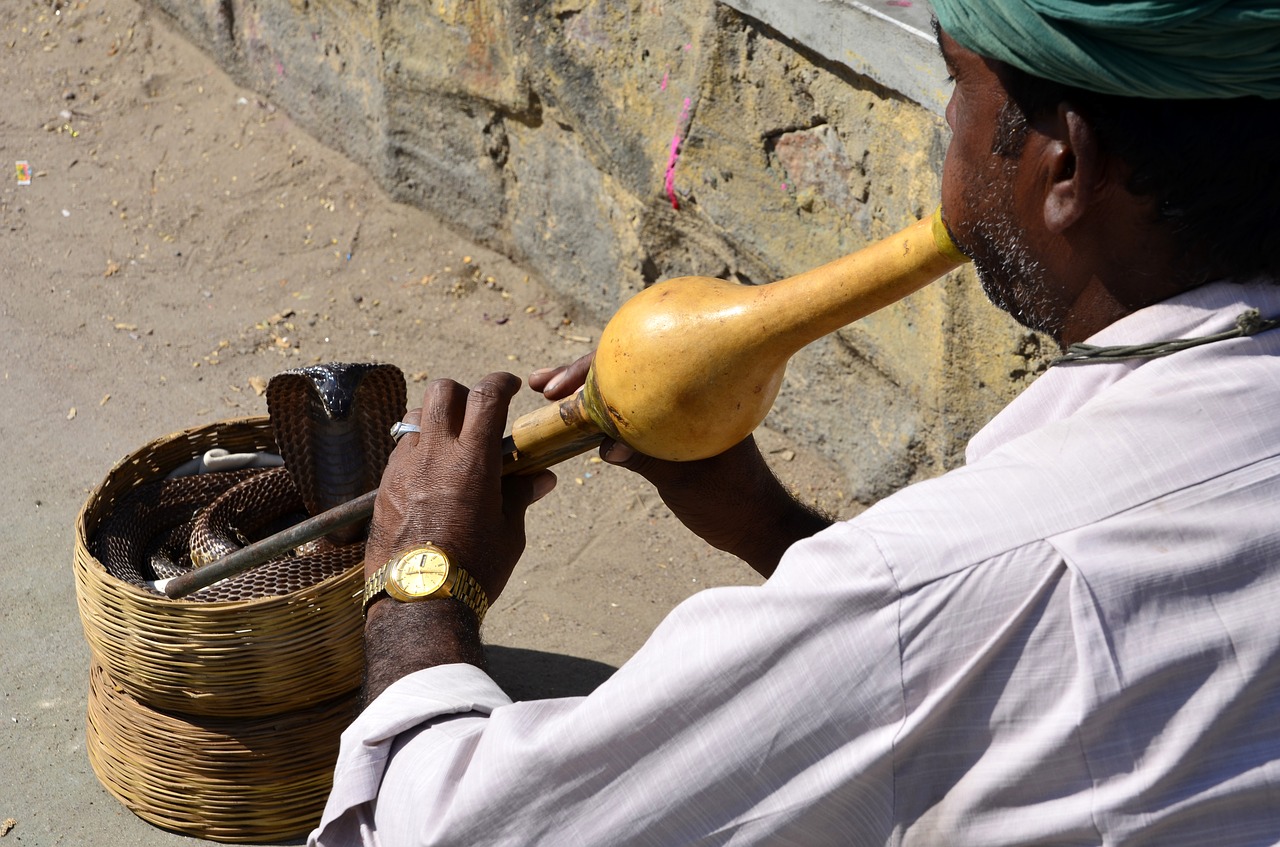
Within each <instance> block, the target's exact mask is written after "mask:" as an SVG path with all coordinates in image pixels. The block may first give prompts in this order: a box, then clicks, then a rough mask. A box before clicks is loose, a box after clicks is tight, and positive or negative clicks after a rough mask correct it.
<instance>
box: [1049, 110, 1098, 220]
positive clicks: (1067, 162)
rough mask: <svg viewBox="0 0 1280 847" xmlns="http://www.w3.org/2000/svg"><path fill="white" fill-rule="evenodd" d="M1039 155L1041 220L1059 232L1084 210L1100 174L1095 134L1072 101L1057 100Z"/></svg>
mask: <svg viewBox="0 0 1280 847" xmlns="http://www.w3.org/2000/svg"><path fill="white" fill-rule="evenodd" d="M1041 156H1042V159H1041V161H1042V163H1043V165H1044V167H1045V173H1046V176H1047V191H1046V193H1045V198H1044V224H1045V227H1046V228H1047V229H1048V230H1049V231H1050V232H1053V233H1061V232H1063V231H1064V230H1066V229H1068V228H1070V227H1071V225H1072V224H1074V223H1076V222H1077V221H1078V220H1080V218H1081V217H1082V216H1083V215H1084V214H1085V212H1086V211H1087V210H1088V208H1089V206H1090V204H1092V203H1093V201H1094V200H1095V199H1096V193H1097V191H1098V188H1099V186H1100V184H1101V180H1102V178H1103V174H1102V172H1101V170H1100V164H1101V161H1100V151H1099V150H1098V137H1097V134H1096V133H1095V132H1094V129H1093V126H1092V124H1090V123H1089V121H1088V120H1087V119H1086V118H1085V117H1084V115H1082V114H1080V112H1079V111H1078V110H1077V109H1076V108H1075V107H1074V106H1073V105H1072V104H1071V103H1066V102H1064V103H1059V104H1058V112H1057V114H1056V115H1055V126H1054V127H1053V128H1052V132H1051V134H1049V136H1048V139H1047V141H1046V143H1045V145H1044V148H1043V149H1042V150H1041Z"/></svg>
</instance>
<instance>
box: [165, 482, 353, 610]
mask: <svg viewBox="0 0 1280 847" xmlns="http://www.w3.org/2000/svg"><path fill="white" fill-rule="evenodd" d="M377 497H378V489H376V488H375V489H373V490H372V491H370V492H369V493H367V494H361V495H360V496H359V497H357V498H356V499H354V500H349V501H347V502H346V503H343V504H342V505H341V506H335V507H333V508H332V509H329V510H328V511H325V512H321V513H320V514H318V515H316V516H315V517H312V518H307V519H306V520H305V521H302V522H301V523H297V524H294V525H293V526H291V527H289V528H288V529H286V530H283V531H281V532H277V533H276V534H275V535H272V536H270V537H268V538H264V539H262V540H261V541H255V542H254V543H252V544H249V545H247V546H245V547H241V548H240V549H239V550H237V551H235V552H234V553H229V554H227V555H226V556H223V557H222V558H221V559H218V560H217V561H215V562H210V563H209V564H207V565H203V566H201V567H199V568H196V569H195V570H190V571H187V572H186V573H184V574H182V575H181V576H175V577H173V578H172V579H169V580H167V581H166V582H164V583H163V587H162V588H161V590H162V591H164V593H165V596H167V597H170V598H172V599H174V600H177V599H180V598H182V597H186V596H187V595H188V594H194V593H195V592H197V591H199V590H200V589H201V588H208V587H209V586H210V585H213V584H214V583H215V582H218V581H219V580H223V579H226V578H227V577H232V576H235V575H236V574H239V573H243V572H245V571H247V570H249V569H250V568H252V567H256V566H257V565H260V564H262V563H263V562H266V561H269V560H271V559H274V558H275V557H276V556H281V555H283V554H285V553H287V552H289V551H290V550H292V549H293V548H295V547H298V546H300V545H302V544H306V543H307V542H308V541H315V540H316V539H317V538H320V537H322V536H325V535H328V534H329V533H331V532H333V531H334V530H336V529H341V528H342V527H344V526H348V525H350V524H353V523H357V522H359V521H362V520H364V519H365V518H368V517H369V516H371V515H372V514H373V501H374V500H376V499H377ZM157 587H159V586H157Z"/></svg>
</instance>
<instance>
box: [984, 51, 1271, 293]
mask: <svg viewBox="0 0 1280 847" xmlns="http://www.w3.org/2000/svg"><path fill="white" fill-rule="evenodd" d="M1000 71H1001V78H1002V80H1003V82H1004V84H1005V88H1006V90H1007V91H1008V93H1009V99H1010V103H1011V105H1012V108H1011V107H1009V106H1006V108H1005V111H1004V112H1002V114H1001V116H1000V128H999V132H998V138H997V142H996V147H997V150H996V152H1006V153H1016V152H1017V150H1018V149H1019V148H1020V147H1021V142H1022V138H1023V137H1025V133H1026V128H1027V125H1028V123H1029V122H1030V121H1034V120H1035V119H1036V118H1037V117H1039V116H1042V115H1045V114H1047V113H1049V112H1051V111H1053V110H1056V109H1057V108H1058V104H1059V103H1061V102H1063V101H1068V102H1070V103H1072V104H1073V105H1074V106H1075V107H1076V108H1077V109H1079V110H1080V112H1081V113H1082V114H1084V115H1085V117H1086V119H1087V120H1088V121H1089V122H1090V123H1091V124H1092V126H1093V128H1094V131H1095V132H1096V133H1097V135H1098V138H1099V142H1100V143H1101V145H1102V147H1103V149H1104V150H1106V151H1108V152H1110V153H1112V154H1114V155H1116V156H1118V157H1119V158H1120V159H1121V160H1123V161H1124V162H1125V163H1126V164H1127V165H1128V166H1129V168H1130V170H1131V172H1132V173H1131V176H1130V179H1129V183H1128V186H1127V187H1128V189H1129V191H1131V192H1132V193H1134V194H1136V195H1140V196H1145V197H1150V198H1152V199H1153V200H1154V201H1155V206H1156V215H1157V219H1158V221H1159V222H1161V223H1163V224H1164V225H1165V226H1167V227H1169V231H1170V232H1171V234H1172V235H1173V237H1174V239H1175V242H1176V243H1177V244H1179V245H1183V246H1184V247H1185V249H1186V257H1185V258H1186V262H1187V264H1186V267H1187V268H1188V272H1189V274H1191V275H1193V276H1194V277H1196V278H1195V279H1191V280H1188V282H1192V283H1195V284H1198V283H1201V282H1207V281H1209V280H1211V279H1214V278H1220V277H1228V276H1230V277H1237V278H1243V277H1247V276H1251V275H1254V274H1257V273H1268V274H1270V275H1271V276H1272V277H1274V278H1275V279H1277V280H1280V100H1264V99H1263V98H1261V97H1242V98H1237V99H1230V100H1148V99H1143V98H1137V97H1118V96H1114V95H1108V94H1098V93H1096V92H1092V91H1085V90H1083V89H1079V88H1073V87H1070V86H1066V85H1062V84H1060V83H1055V82H1051V81H1048V80H1045V79H1041V78H1039V77H1036V76H1032V75H1031V74H1028V73H1026V72H1024V71H1021V70H1018V69H1017V68H1013V67H1011V66H1009V65H1003V66H1002V67H1001V69H1000Z"/></svg>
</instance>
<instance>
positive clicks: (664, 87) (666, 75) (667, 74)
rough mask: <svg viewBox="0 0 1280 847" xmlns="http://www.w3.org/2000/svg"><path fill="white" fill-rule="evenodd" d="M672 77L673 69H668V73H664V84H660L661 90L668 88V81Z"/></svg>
mask: <svg viewBox="0 0 1280 847" xmlns="http://www.w3.org/2000/svg"><path fill="white" fill-rule="evenodd" d="M670 79H671V71H667V72H666V73H664V74H663V75H662V85H661V86H659V90H661V91H666V90H667V82H668V81H669V80H670Z"/></svg>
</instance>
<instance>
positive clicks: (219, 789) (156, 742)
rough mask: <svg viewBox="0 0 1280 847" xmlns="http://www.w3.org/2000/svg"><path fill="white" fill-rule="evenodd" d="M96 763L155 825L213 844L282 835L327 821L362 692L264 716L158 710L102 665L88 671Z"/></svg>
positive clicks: (109, 784)
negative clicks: (343, 739) (342, 740)
mask: <svg viewBox="0 0 1280 847" xmlns="http://www.w3.org/2000/svg"><path fill="white" fill-rule="evenodd" d="M89 680H90V682H89V721H88V728H87V732H86V735H87V739H86V747H87V748H88V752H89V762H90V763H91V764H92V765H93V770H94V772H95V773H96V774H97V775H98V779H99V780H100V781H101V782H102V784H103V785H104V786H105V787H106V788H107V790H108V791H110V792H111V793H112V794H114V795H115V796H116V798H118V799H119V800H120V802H122V803H124V805H125V806H126V807H128V808H129V809H130V810H131V811H132V812H133V813H134V814H136V815H137V816H138V817H140V818H142V819H143V820H145V821H147V822H148V823H152V824H155V825H156V826H161V827H164V828H165V829H171V830H176V831H178V832H182V833H184V834H187V835H194V836H197V837H199V838H207V839H211V840H214V841H239V842H255V843H256V842H263V841H282V840H285V839H289V838H296V837H298V836H301V835H305V834H306V833H307V832H309V831H310V830H311V828H312V827H314V826H315V825H316V824H317V823H318V822H319V820H320V813H321V812H322V811H323V810H324V804H325V800H326V798H327V796H328V793H329V788H330V785H331V782H332V777H333V765H334V762H335V761H337V758H338V740H339V736H340V734H341V733H342V730H343V729H345V728H346V726H347V724H348V723H350V722H351V720H352V719H353V718H354V717H355V713H356V709H357V699H358V695H355V694H353V695H349V696H347V697H342V698H339V699H337V700H335V701H331V702H329V703H325V704H321V705H319V706H316V707H313V708H311V709H304V710H301V711H297V712H293V713H290V714H286V715H276V716H273V717H266V718H249V719H232V718H209V717H191V716H184V715H179V714H173V713H168V712H163V711H159V710H155V709H151V708H149V707H147V706H145V705H144V704H142V703H139V702H138V701H137V700H135V699H134V698H132V697H130V696H129V695H128V694H127V693H125V691H124V690H123V688H122V687H121V686H119V685H116V684H114V681H113V680H112V678H111V677H110V676H109V675H108V674H107V672H106V671H104V670H103V669H102V667H101V666H99V665H98V664H96V663H95V664H94V665H93V666H92V668H91V671H90V676H89Z"/></svg>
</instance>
